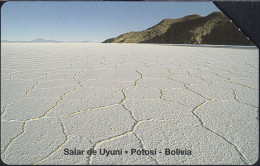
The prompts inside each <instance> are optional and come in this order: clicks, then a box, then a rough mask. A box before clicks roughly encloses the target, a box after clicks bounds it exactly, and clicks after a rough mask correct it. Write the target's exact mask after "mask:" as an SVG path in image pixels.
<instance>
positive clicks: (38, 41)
mask: <svg viewBox="0 0 260 166" xmlns="http://www.w3.org/2000/svg"><path fill="white" fill-rule="evenodd" d="M1 42H10V43H21V42H22V43H46V42H48V43H60V42H64V41H56V40H45V39H43V38H37V39H34V40H31V41H18V40H16V41H8V40H1ZM71 42H82V43H88V42H91V41H87V40H86V41H71Z"/></svg>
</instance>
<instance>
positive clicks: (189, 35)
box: [103, 12, 254, 45]
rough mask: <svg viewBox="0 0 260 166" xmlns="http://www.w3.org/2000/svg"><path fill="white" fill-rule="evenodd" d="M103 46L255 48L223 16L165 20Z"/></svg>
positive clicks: (108, 41) (124, 35)
mask: <svg viewBox="0 0 260 166" xmlns="http://www.w3.org/2000/svg"><path fill="white" fill-rule="evenodd" d="M103 43H164V44H211V45H254V44H253V43H252V42H251V41H250V40H249V39H248V38H247V37H246V36H245V35H244V34H243V33H242V32H241V31H240V30H239V29H238V28H237V27H236V26H235V25H234V24H233V23H232V22H231V21H230V20H229V19H228V18H227V17H226V16H225V15H224V14H223V13H221V12H213V13H211V14H209V15H208V16H205V17H202V16H200V15H196V14H195V15H189V16H185V17H182V18H179V19H164V20H162V21H161V22H159V23H158V24H156V25H155V26H153V27H151V28H148V29H146V30H143V31H139V32H129V33H125V34H122V35H120V36H118V37H115V38H110V39H107V40H105V41H104V42H103Z"/></svg>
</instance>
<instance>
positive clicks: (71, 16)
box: [1, 1, 219, 42]
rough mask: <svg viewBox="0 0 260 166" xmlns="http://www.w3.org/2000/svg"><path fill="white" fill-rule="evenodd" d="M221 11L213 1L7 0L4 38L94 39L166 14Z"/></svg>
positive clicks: (134, 28)
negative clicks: (53, 0) (76, 0)
mask: <svg viewBox="0 0 260 166" xmlns="http://www.w3.org/2000/svg"><path fill="white" fill-rule="evenodd" d="M213 11H219V10H218V8H217V7H215V5H214V4H213V3H211V2H158V1H157V2H100V1H96V2H93V1H92V2H87V1H86V2H82V1H78V2H71V1H70V2H66V1H63V2H58V1H56V2H50V1H49V2H36V1H34V2H32V1H23V2H17V1H16V2H6V3H5V4H4V5H3V6H2V10H1V40H12V41H13V40H25V41H28V40H33V39H35V38H44V39H53V40H61V41H94V42H102V41H104V40H105V39H108V38H111V37H116V36H118V35H120V34H122V33H126V32H130V31H140V30H144V29H147V28H149V27H151V26H153V25H155V24H157V23H158V22H160V21H161V20H162V19H165V18H180V17H183V16H186V15H190V14H199V15H201V16H206V15H208V14H210V13H212V12H213Z"/></svg>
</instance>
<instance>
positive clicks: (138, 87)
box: [1, 43, 259, 165]
mask: <svg viewBox="0 0 260 166" xmlns="http://www.w3.org/2000/svg"><path fill="white" fill-rule="evenodd" d="M1 47H2V48H1V50H2V52H1V159H2V160H3V161H4V162H5V163H7V164H177V165H178V164H224V165H225V164H239V165H244V164H246V165H248V164H254V163H255V162H256V161H257V160H258V156H259V154H258V149H259V142H258V140H259V132H258V131H259V124H258V123H259V115H258V112H259V103H258V100H259V72H258V70H259V55H258V49H256V48H255V49H247V48H246V47H242V48H239V47H237V48H234V47H233V48H227V47H225V48H221V47H216V48H214V47H185V46H168V45H156V44H150V45H149V44H101V43H2V46H1ZM66 148H67V149H72V150H73V149H75V148H76V149H78V150H85V152H84V155H65V154H64V149H66ZM103 148H105V149H107V150H114V149H116V150H121V149H122V155H109V156H104V155H101V154H97V155H88V154H87V153H86V152H87V150H89V149H95V150H97V151H98V152H99V150H100V149H101V150H102V149H103ZM131 149H137V150H142V149H146V150H149V151H151V150H154V151H155V149H156V151H157V154H156V155H137V154H136V153H134V154H132V155H131V153H130V152H131ZM165 149H171V150H175V151H174V152H175V153H176V154H174V155H165ZM176 149H180V150H183V151H185V150H186V151H191V155H187V154H186V155H178V154H177V152H176V151H178V150H176ZM125 151H128V153H126V152H125ZM160 152H162V153H160Z"/></svg>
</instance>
